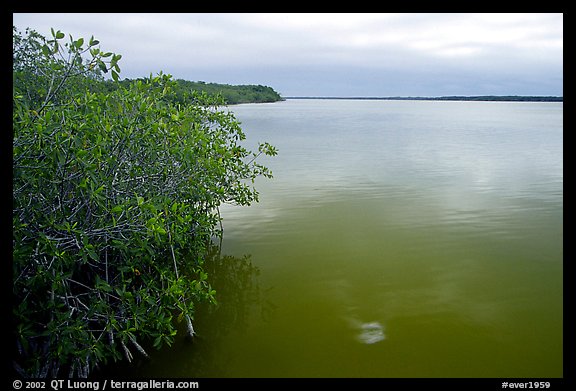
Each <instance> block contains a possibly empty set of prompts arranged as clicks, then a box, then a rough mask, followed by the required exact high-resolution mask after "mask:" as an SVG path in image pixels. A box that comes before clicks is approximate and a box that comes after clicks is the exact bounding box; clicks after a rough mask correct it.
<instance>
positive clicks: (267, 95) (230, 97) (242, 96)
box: [176, 79, 282, 104]
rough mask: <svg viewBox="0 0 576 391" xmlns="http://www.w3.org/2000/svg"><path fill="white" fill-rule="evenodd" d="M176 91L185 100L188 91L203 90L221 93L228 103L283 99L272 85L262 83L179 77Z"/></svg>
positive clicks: (214, 93) (212, 93)
mask: <svg viewBox="0 0 576 391" xmlns="http://www.w3.org/2000/svg"><path fill="white" fill-rule="evenodd" d="M176 82H177V83H178V88H177V89H176V93H177V96H178V98H179V99H180V101H181V102H182V101H183V97H184V96H185V94H186V92H187V91H201V92H205V93H207V94H210V95H221V96H222V97H223V98H224V101H225V102H226V103H227V104H238V103H268V102H277V101H280V100H282V97H281V96H280V94H278V93H277V92H276V91H274V89H272V87H267V86H262V85H238V86H235V85H229V84H217V83H204V82H201V81H199V82H192V81H188V80H182V79H178V80H176Z"/></svg>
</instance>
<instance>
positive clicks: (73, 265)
mask: <svg viewBox="0 0 576 391" xmlns="http://www.w3.org/2000/svg"><path fill="white" fill-rule="evenodd" d="M50 32H51V37H44V36H42V35H40V34H39V33H37V32H36V31H34V30H31V29H26V31H25V32H24V33H21V32H20V31H18V30H17V29H16V27H13V68H12V82H13V84H12V102H13V103H12V118H13V128H12V137H13V138H12V188H13V198H12V281H13V282H12V294H13V295H12V319H11V328H12V334H11V335H12V336H13V337H14V339H13V341H12V342H11V346H10V348H9V350H10V352H11V353H12V369H13V374H14V376H19V377H22V378H55V377H65V376H68V377H70V378H86V377H88V376H89V375H90V374H91V373H92V371H93V370H94V369H95V368H100V367H102V366H103V365H111V363H112V362H118V361H121V360H124V361H127V362H129V363H130V362H133V361H134V359H135V358H134V357H135V356H136V357H138V356H141V357H143V358H149V355H148V353H147V350H150V349H151V348H156V349H160V348H161V347H162V346H171V345H172V344H173V342H174V340H175V338H176V334H177V333H178V332H179V328H178V324H181V325H182V326H185V329H186V331H185V332H186V336H187V338H189V339H191V340H192V339H193V338H194V337H195V335H196V332H195V331H194V323H195V315H196V308H197V306H198V305H199V304H200V303H207V304H216V303H217V301H216V290H215V289H213V287H212V281H213V280H214V279H213V276H211V275H209V273H208V272H207V270H208V269H209V266H210V265H206V264H205V261H206V260H207V259H208V254H209V253H210V251H212V250H211V249H212V248H213V247H214V246H216V243H217V242H218V240H219V239H221V238H222V224H221V220H222V219H221V217H220V212H219V207H220V206H221V205H222V204H233V205H241V206H248V205H250V204H252V203H253V202H258V196H259V193H258V191H257V189H256V188H255V187H254V182H255V179H256V178H258V177H264V178H272V172H271V171H270V170H269V169H268V168H267V167H266V166H263V165H262V164H260V163H259V162H260V159H259V157H260V156H262V155H267V156H274V155H276V154H277V150H276V148H275V147H274V146H272V145H270V144H268V143H266V142H258V146H257V150H256V149H255V148H256V147H254V149H255V150H250V149H247V148H245V147H244V146H243V141H244V140H246V137H247V136H246V135H245V134H244V132H243V131H242V128H241V127H240V122H239V121H238V120H237V119H236V118H235V116H234V114H233V113H231V112H229V111H227V110H224V109H223V108H222V107H223V106H224V105H225V104H226V103H229V102H225V99H227V98H226V95H225V94H224V93H223V91H221V93H220V95H217V96H214V95H212V94H209V93H208V92H206V91H197V90H194V89H191V88H189V86H188V85H187V83H182V82H180V83H178V82H177V81H175V80H173V79H172V76H170V75H165V74H163V73H162V72H161V71H160V72H159V74H158V75H157V76H152V74H151V75H150V77H149V78H143V79H137V80H127V79H125V80H123V81H120V75H119V74H120V65H119V62H120V60H121V58H122V55H121V54H117V53H112V52H107V51H105V50H103V49H101V47H100V41H98V40H97V39H95V38H94V37H93V36H92V37H90V38H89V39H84V38H78V39H75V38H73V37H72V36H71V35H69V36H66V34H65V33H63V32H62V31H60V30H54V29H53V28H52V29H51V30H50ZM68 38H69V39H68ZM104 74H109V75H110V76H111V77H112V80H104ZM238 90H239V89H238V88H237V89H235V90H234V92H238ZM240 90H241V91H244V92H246V93H245V94H244V95H245V96H248V97H251V98H250V99H257V97H259V96H261V94H262V93H263V92H268V93H269V92H270V91H269V90H268V89H267V88H266V87H261V86H249V87H247V88H243V89H240ZM270 90H271V89H270ZM238 95H240V94H238ZM228 99H229V98H228ZM181 329H182V327H181V328H180V330H181Z"/></svg>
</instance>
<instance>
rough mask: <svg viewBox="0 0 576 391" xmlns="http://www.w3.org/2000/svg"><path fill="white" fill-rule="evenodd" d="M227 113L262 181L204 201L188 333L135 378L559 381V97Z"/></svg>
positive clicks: (298, 105) (314, 104)
mask: <svg viewBox="0 0 576 391" xmlns="http://www.w3.org/2000/svg"><path fill="white" fill-rule="evenodd" d="M230 110H232V111H233V112H234V113H235V114H236V116H237V118H238V119H239V120H240V121H241V122H242V128H243V129H244V131H245V132H246V134H247V136H248V144H247V146H249V147H251V146H252V145H253V144H255V143H256V142H257V141H268V142H270V143H271V144H273V145H275V146H276V147H277V148H278V149H279V155H278V156H277V157H274V158H268V157H266V158H265V159H263V160H261V162H262V163H263V164H265V165H267V166H268V167H270V168H271V169H272V171H273V173H274V179H273V180H266V179H262V180H258V181H257V182H256V187H257V188H258V189H259V190H260V202H259V203H257V204H253V205H252V206H250V207H234V206H229V205H226V206H224V207H223V208H222V209H221V212H222V217H223V218H224V221H223V225H224V238H223V241H222V245H221V248H220V249H219V252H218V251H215V253H214V254H213V256H212V258H211V260H210V261H209V262H208V263H207V268H208V269H209V270H210V272H211V274H210V275H211V276H212V277H213V285H214V286H215V289H216V290H217V292H218V300H219V305H218V307H215V308H210V307H208V306H200V307H199V308H198V311H197V314H196V320H195V328H196V331H197V333H198V338H197V339H196V340H195V341H194V342H190V341H186V340H184V339H183V338H179V339H178V340H177V342H176V343H175V345H174V346H173V347H172V348H171V349H164V350H162V351H160V352H155V353H154V354H153V358H152V360H150V361H148V362H143V363H141V364H140V365H139V366H138V367H137V368H136V369H135V371H136V372H135V373H136V374H140V375H142V376H147V377H148V376H153V377H174V376H182V377H507V378H511V377H533V378H540V377H561V376H562V375H563V370H562V368H563V360H562V356H563V327H562V324H563V104H562V103H536V102H534V103H533V102H514V103H511V102H440V101H369V100H368V101H367V100H287V101H285V102H278V103H273V104H248V105H239V106H231V107H230ZM182 334H183V333H182Z"/></svg>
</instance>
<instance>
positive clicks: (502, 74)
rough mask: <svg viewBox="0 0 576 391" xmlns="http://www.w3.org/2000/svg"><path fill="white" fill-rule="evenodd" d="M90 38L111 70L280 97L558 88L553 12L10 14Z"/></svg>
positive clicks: (558, 39)
mask: <svg viewBox="0 0 576 391" xmlns="http://www.w3.org/2000/svg"><path fill="white" fill-rule="evenodd" d="M13 19H14V24H15V25H16V26H17V27H18V28H20V29H22V30H23V29H24V28H25V27H31V28H33V29H35V30H37V31H38V32H40V33H41V34H44V35H49V31H50V27H54V28H57V29H60V30H62V31H63V32H65V33H70V34H72V35H73V36H78V37H79V36H84V37H89V36H90V35H94V36H95V37H96V38H98V39H99V40H100V42H101V46H102V48H103V49H104V50H109V51H115V52H117V53H121V54H122V55H123V58H122V60H121V64H120V65H121V68H122V76H123V77H139V76H146V75H148V74H149V73H157V72H159V71H160V70H162V71H164V72H165V73H171V74H173V75H174V76H175V77H178V78H184V79H188V80H204V81H208V82H210V81H213V82H225V83H230V84H236V83H256V84H267V85H270V86H272V87H274V88H275V89H277V90H279V91H280V92H281V93H283V94H284V95H286V96H290V95H325V96H335V95H353V96H389V95H428V96H433V95H476V94H498V95H502V94H505V95H508V94H511V95H512V94H518V95H520V94H522V95H526V94H530V95H562V94H563V76H562V73H563V68H562V62H563V16H562V14H164V13H162V14H14V17H13Z"/></svg>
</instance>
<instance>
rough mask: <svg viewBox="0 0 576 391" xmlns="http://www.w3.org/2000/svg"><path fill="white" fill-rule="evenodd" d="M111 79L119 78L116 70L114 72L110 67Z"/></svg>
mask: <svg viewBox="0 0 576 391" xmlns="http://www.w3.org/2000/svg"><path fill="white" fill-rule="evenodd" d="M112 79H114V81H118V79H119V77H118V72H116V71H115V70H114V69H112Z"/></svg>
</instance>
